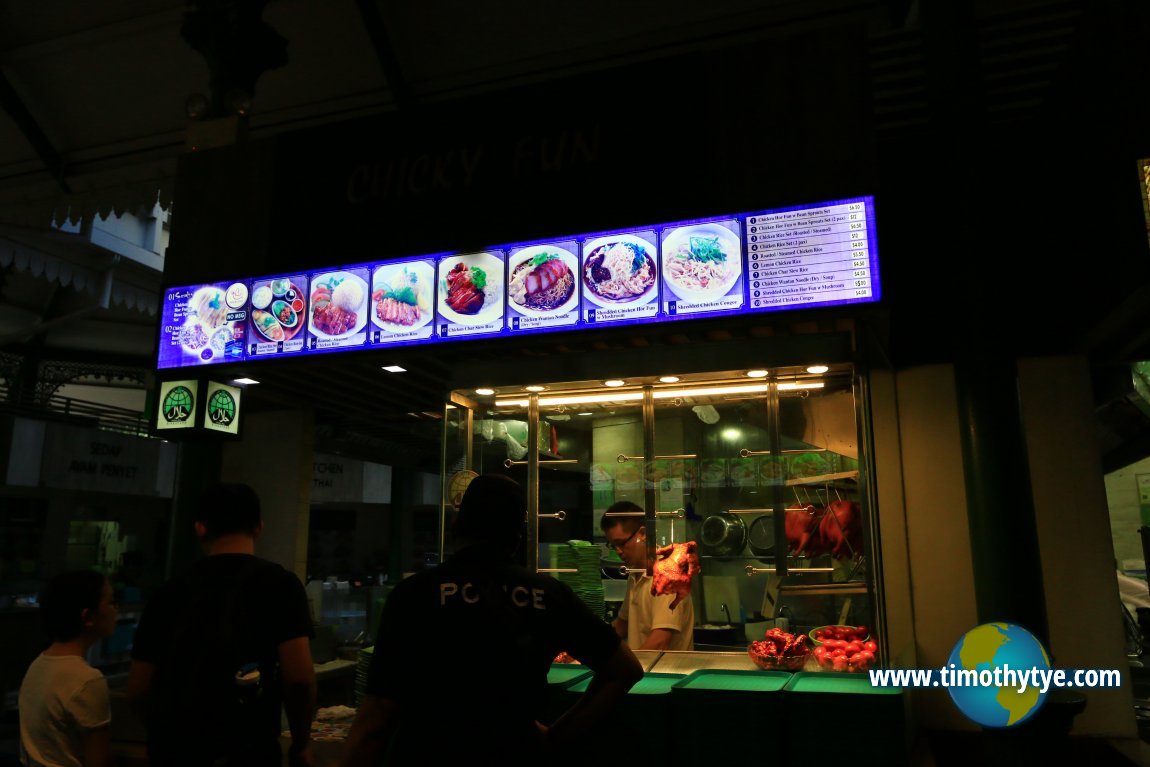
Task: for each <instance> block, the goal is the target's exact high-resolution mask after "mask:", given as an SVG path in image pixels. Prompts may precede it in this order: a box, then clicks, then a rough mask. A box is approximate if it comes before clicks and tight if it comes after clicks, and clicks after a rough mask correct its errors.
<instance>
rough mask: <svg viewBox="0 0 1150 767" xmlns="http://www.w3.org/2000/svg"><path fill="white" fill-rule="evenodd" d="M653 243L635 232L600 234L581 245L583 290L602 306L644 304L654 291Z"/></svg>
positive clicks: (591, 299)
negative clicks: (608, 235)
mask: <svg viewBox="0 0 1150 767" xmlns="http://www.w3.org/2000/svg"><path fill="white" fill-rule="evenodd" d="M654 253H655V247H654V246H653V245H652V244H651V243H649V242H647V241H646V240H644V239H642V238H641V237H636V236H634V235H628V234H622V235H616V236H612V237H600V238H598V239H595V240H591V241H590V242H588V243H587V244H586V245H585V246H584V248H583V285H584V287H585V288H586V290H585V291H584V294H585V295H586V296H587V298H588V300H590V301H591V302H592V303H595V304H598V305H599V306H602V307H608V308H609V307H612V306H618V305H620V304H645V303H647V302H649V301H650V300H651V299H652V298H653V297H654V295H655V282H656V277H658V269H657V267H656V266H655V258H654V256H653V254H654Z"/></svg>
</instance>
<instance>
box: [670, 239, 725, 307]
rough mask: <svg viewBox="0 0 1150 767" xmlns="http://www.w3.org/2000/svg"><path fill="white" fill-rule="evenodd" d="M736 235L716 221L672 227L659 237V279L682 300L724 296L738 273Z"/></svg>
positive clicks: (709, 298)
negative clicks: (661, 237)
mask: <svg viewBox="0 0 1150 767" xmlns="http://www.w3.org/2000/svg"><path fill="white" fill-rule="evenodd" d="M740 250H741V248H740V243H739V236H738V235H737V234H735V233H734V232H732V231H731V230H730V229H728V228H726V227H725V226H721V225H719V224H700V225H697V226H685V227H680V228H678V229H675V230H673V231H672V232H671V233H670V234H668V235H667V238H666V239H665V240H663V279H664V281H665V282H666V284H667V286H668V287H670V288H671V292H672V293H674V294H675V295H676V296H678V297H679V298H680V299H681V300H683V301H711V300H714V299H716V298H718V297H720V296H724V295H726V294H727V292H729V291H730V290H731V288H732V287H734V284H735V282H737V281H738V279H739V276H740V275H741V274H742V257H741V254H740Z"/></svg>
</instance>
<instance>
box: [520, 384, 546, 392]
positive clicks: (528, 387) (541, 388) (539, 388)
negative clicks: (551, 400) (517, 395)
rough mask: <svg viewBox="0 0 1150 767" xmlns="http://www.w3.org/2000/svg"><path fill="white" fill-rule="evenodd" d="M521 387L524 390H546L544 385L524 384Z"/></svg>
mask: <svg viewBox="0 0 1150 767" xmlns="http://www.w3.org/2000/svg"><path fill="white" fill-rule="evenodd" d="M523 389H524V390H525V391H547V387H546V386H538V385H533V386H524V387H523Z"/></svg>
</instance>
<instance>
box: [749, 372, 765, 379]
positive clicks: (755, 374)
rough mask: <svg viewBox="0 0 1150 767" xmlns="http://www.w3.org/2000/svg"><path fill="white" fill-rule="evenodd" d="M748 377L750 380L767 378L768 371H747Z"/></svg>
mask: <svg viewBox="0 0 1150 767" xmlns="http://www.w3.org/2000/svg"><path fill="white" fill-rule="evenodd" d="M747 377H748V378H766V377H767V371H765V370H748V371H747Z"/></svg>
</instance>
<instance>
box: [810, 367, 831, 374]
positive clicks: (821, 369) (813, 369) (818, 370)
mask: <svg viewBox="0 0 1150 767" xmlns="http://www.w3.org/2000/svg"><path fill="white" fill-rule="evenodd" d="M828 370H830V368H829V367H827V366H826V365H811V366H810V367H809V368H807V372H808V373H814V374H815V375H819V374H820V373H825V372H827V371H828Z"/></svg>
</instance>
